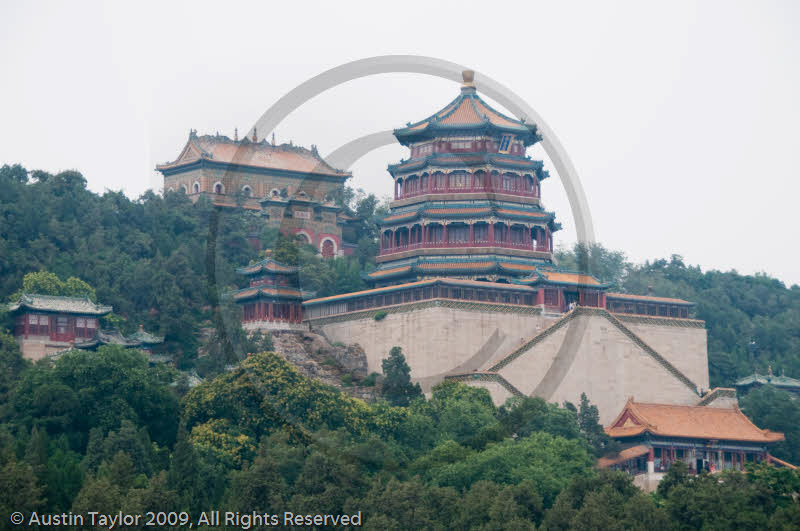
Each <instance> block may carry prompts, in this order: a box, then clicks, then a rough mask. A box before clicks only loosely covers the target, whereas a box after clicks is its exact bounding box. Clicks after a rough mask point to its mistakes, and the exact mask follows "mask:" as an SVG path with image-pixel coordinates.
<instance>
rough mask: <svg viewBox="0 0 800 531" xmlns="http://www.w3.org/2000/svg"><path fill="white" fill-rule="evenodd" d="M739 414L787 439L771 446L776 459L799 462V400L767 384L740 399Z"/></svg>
mask: <svg viewBox="0 0 800 531" xmlns="http://www.w3.org/2000/svg"><path fill="white" fill-rule="evenodd" d="M741 407H742V412H743V413H744V414H745V415H747V416H748V417H749V418H750V419H751V420H752V421H753V422H754V423H755V424H756V426H758V427H759V428H762V429H763V428H766V429H770V430H773V431H778V432H782V433H783V434H784V435H785V437H786V440H785V441H781V442H778V443H776V444H774V445H772V446H771V447H770V452H771V453H772V454H773V455H774V456H775V457H777V458H779V459H785V460H786V461H789V462H790V463H800V400H796V399H795V398H793V397H792V395H790V394H789V393H787V392H786V391H782V390H780V389H777V388H775V387H774V386H771V385H766V386H764V387H761V388H759V389H754V390H752V391H750V392H749V393H747V394H746V395H745V396H744V397H743V398H742V399H741Z"/></svg>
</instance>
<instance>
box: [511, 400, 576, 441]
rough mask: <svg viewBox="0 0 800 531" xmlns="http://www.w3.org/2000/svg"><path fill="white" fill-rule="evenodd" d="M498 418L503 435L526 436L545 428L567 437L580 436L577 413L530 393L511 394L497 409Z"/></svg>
mask: <svg viewBox="0 0 800 531" xmlns="http://www.w3.org/2000/svg"><path fill="white" fill-rule="evenodd" d="M498 418H499V419H500V423H501V424H502V426H503V431H504V434H505V435H506V436H514V435H516V436H519V437H526V436H528V435H530V434H531V433H533V432H537V431H546V432H548V433H551V434H553V435H560V436H561V437H564V438H566V439H576V438H578V437H580V427H579V426H578V421H577V419H578V417H577V415H576V414H575V413H574V412H572V411H570V410H569V409H566V408H560V407H558V406H557V405H556V404H548V403H547V402H546V401H545V400H544V399H542V398H539V397H533V396H523V397H513V398H510V399H509V401H508V402H506V404H505V405H503V406H500V408H499V409H498Z"/></svg>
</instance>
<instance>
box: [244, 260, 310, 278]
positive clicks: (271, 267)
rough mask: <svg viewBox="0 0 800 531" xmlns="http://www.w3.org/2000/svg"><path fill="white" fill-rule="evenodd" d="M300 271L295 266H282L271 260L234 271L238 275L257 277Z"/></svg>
mask: <svg viewBox="0 0 800 531" xmlns="http://www.w3.org/2000/svg"><path fill="white" fill-rule="evenodd" d="M299 270H300V268H299V267H297V266H290V265H286V264H282V263H280V262H278V261H276V260H273V259H272V258H266V259H264V260H261V261H260V262H256V263H254V264H250V265H248V266H245V267H240V268H237V269H236V272H237V273H239V274H240V275H257V274H258V273H297V272H298V271H299Z"/></svg>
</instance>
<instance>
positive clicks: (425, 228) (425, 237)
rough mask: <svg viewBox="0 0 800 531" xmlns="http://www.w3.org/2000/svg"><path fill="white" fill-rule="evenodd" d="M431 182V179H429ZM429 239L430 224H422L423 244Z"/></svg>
mask: <svg viewBox="0 0 800 531" xmlns="http://www.w3.org/2000/svg"><path fill="white" fill-rule="evenodd" d="M428 182H429V183H430V179H428ZM427 241H428V225H427V224H426V225H423V226H422V246H423V247H425V243H426V242H427Z"/></svg>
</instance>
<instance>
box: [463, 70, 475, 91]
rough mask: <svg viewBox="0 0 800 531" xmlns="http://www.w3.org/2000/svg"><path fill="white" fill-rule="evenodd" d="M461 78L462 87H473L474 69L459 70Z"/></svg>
mask: <svg viewBox="0 0 800 531" xmlns="http://www.w3.org/2000/svg"><path fill="white" fill-rule="evenodd" d="M461 78H462V79H463V80H464V82H463V83H462V84H461V86H462V87H474V86H475V71H474V70H464V71H462V72H461Z"/></svg>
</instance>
